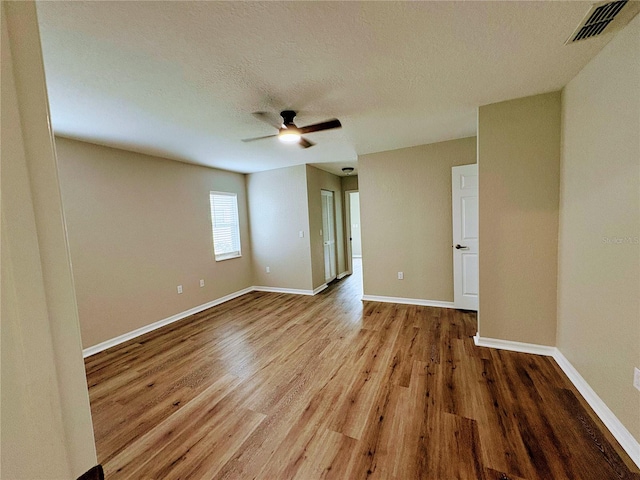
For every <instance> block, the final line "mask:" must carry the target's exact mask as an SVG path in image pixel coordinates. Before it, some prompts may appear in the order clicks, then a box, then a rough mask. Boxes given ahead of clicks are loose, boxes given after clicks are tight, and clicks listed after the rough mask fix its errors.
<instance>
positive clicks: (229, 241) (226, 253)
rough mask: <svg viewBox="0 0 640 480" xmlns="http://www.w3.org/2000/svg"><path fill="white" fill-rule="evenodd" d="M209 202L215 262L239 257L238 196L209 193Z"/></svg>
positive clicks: (224, 193)
mask: <svg viewBox="0 0 640 480" xmlns="http://www.w3.org/2000/svg"><path fill="white" fill-rule="evenodd" d="M209 200H210V202H211V226H212V229H213V252H214V255H215V258H216V262H219V261H220V260H227V259H229V258H236V257H239V256H240V228H239V225H238V224H239V222H238V196H237V195H236V194H235V193H226V192H211V193H210V195H209Z"/></svg>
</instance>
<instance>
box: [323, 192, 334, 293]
mask: <svg viewBox="0 0 640 480" xmlns="http://www.w3.org/2000/svg"><path fill="white" fill-rule="evenodd" d="M333 200H334V199H333V192H330V191H328V190H322V244H323V246H324V280H325V282H330V281H331V280H333V279H334V278H336V212H335V208H334V205H333Z"/></svg>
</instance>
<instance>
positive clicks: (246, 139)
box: [242, 133, 278, 143]
mask: <svg viewBox="0 0 640 480" xmlns="http://www.w3.org/2000/svg"><path fill="white" fill-rule="evenodd" d="M277 136H278V134H277V133H276V134H275V135H265V136H264V137H253V138H243V139H242V141H243V142H245V143H246V142H255V141H256V140H263V139H265V138H271V137H277Z"/></svg>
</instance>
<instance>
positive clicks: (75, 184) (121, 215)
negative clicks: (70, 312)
mask: <svg viewBox="0 0 640 480" xmlns="http://www.w3.org/2000/svg"><path fill="white" fill-rule="evenodd" d="M56 144H57V150H58V157H59V160H60V183H61V187H62V196H63V202H64V207H65V212H66V214H67V226H68V231H69V239H70V244H71V258H72V261H73V268H74V274H75V277H76V289H77V295H78V306H79V312H80V320H81V326H82V341H83V345H84V346H85V347H89V346H92V345H96V344H98V343H100V342H103V341H105V340H109V339H112V338H114V337H117V336H118V335H122V334H124V333H127V332H130V331H132V330H135V329H137V328H140V327H142V326H145V325H148V324H150V323H153V322H156V321H158V320H162V319H165V318H167V317H170V316H172V315H175V314H177V313H181V312H183V311H185V310H189V309H190V308H193V307H196V306H198V305H202V304H205V303H207V302H210V301H212V300H215V299H218V298H220V297H223V296H225V295H228V294H230V293H233V292H236V291H238V290H242V289H244V288H247V287H249V286H251V280H252V278H251V245H250V241H249V229H248V220H247V218H248V215H247V202H246V188H245V177H244V175H240V174H235V173H230V172H225V171H222V170H214V169H210V168H205V167H198V166H194V165H187V164H183V163H179V162H175V161H171V160H166V159H162V158H157V157H151V156H147V155H142V154H138V153H133V152H128V151H124V150H118V149H113V148H107V147H102V146H98V145H92V144H89V143H84V142H78V141H74V140H68V139H65V138H57V141H56ZM212 190H218V191H225V192H235V193H237V194H238V210H239V217H240V238H241V243H242V257H241V258H234V259H230V260H225V261H222V262H216V261H215V260H214V258H213V245H212V233H211V217H210V207H209V192H210V191H212ZM200 279H204V281H205V286H204V287H203V288H200V286H199V281H200ZM178 285H182V286H183V293H182V294H180V295H179V294H178V293H177V286H178Z"/></svg>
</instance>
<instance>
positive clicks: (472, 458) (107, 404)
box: [85, 261, 640, 480]
mask: <svg viewBox="0 0 640 480" xmlns="http://www.w3.org/2000/svg"><path fill="white" fill-rule="evenodd" d="M358 269H359V262H358V261H355V262H354V275H352V276H351V277H347V278H345V279H343V280H341V281H338V282H334V283H332V284H331V285H330V286H329V287H328V288H327V289H326V290H324V291H323V292H321V293H320V294H318V295H316V296H296V295H287V294H280V293H266V292H252V293H249V294H246V295H243V296H242V297H239V298H236V299H234V300H231V301H229V302H226V303H224V304H221V305H218V306H217V307H214V308H211V309H209V310H206V311H204V312H201V313H199V314H196V315H193V316H191V317H189V318H186V319H184V320H182V321H180V322H176V323H174V324H171V325H167V326H166V327H163V328H161V329H158V330H155V331H153V332H150V333H148V334H146V335H144V336H141V337H138V338H136V339H134V340H131V341H129V342H126V343H123V344H121V345H118V346H116V347H114V348H112V349H109V350H106V351H104V352H101V353H98V354H96V355H93V356H91V357H89V358H87V359H86V360H85V365H86V371H87V383H88V387H89V397H90V401H91V409H92V414H93V422H94V430H95V438H96V446H97V452H98V460H99V461H100V462H101V463H102V464H103V465H104V467H105V472H106V478H108V479H109V480H122V479H136V480H139V479H156V480H161V479H162V480H165V479H206V480H211V479H214V478H215V479H232V478H233V479H244V478H255V479H264V480H273V479H292V478H297V479H301V480H311V479H316V478H323V479H324V478H326V479H340V480H344V479H349V480H352V479H389V480H391V479H397V480H409V479H429V480H451V479H473V480H477V479H486V480H498V479H500V480H509V479H511V480H525V479H526V480H548V479H554V480H556V479H581V480H603V479H633V480H639V479H640V471H638V469H637V468H636V467H635V465H634V464H633V462H632V461H631V459H630V458H629V457H628V456H627V455H626V454H625V452H624V451H623V450H622V449H621V447H620V446H619V445H618V444H617V443H616V442H615V440H614V439H613V437H612V436H611V434H610V432H608V431H606V429H605V427H604V426H603V425H602V422H601V421H600V420H599V419H598V418H597V417H596V416H595V414H594V413H593V411H592V410H591V409H590V408H589V406H588V405H587V404H586V402H585V401H584V399H582V398H581V397H579V394H578V393H577V391H576V390H575V388H574V387H573V385H571V383H570V382H569V380H568V379H567V378H566V376H564V373H562V371H561V370H560V368H559V367H558V366H557V365H556V364H555V362H554V361H553V360H552V359H550V358H547V357H540V356H535V355H526V354H520V353H515V352H506V351H498V350H493V349H489V348H482V347H476V346H475V344H474V342H473V339H472V336H473V335H474V334H475V332H476V328H477V327H476V316H475V314H474V313H473V312H468V311H460V310H452V309H441V308H435V307H424V306H416V305H398V304H389V303H378V302H362V301H361V300H360V298H361V295H362V289H361V288H362V287H361V277H360V272H359V270H358Z"/></svg>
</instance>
